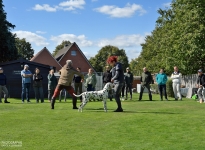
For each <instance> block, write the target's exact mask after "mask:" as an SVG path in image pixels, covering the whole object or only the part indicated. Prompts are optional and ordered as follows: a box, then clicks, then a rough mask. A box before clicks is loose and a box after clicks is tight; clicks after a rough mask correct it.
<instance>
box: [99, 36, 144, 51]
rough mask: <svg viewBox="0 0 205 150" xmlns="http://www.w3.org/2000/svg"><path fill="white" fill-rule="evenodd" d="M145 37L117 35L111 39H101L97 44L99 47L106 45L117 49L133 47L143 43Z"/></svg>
mask: <svg viewBox="0 0 205 150" xmlns="http://www.w3.org/2000/svg"><path fill="white" fill-rule="evenodd" d="M144 38H145V36H142V35H139V34H132V35H119V36H117V37H115V38H113V39H102V40H100V41H99V42H98V46H99V47H103V46H106V45H113V46H117V47H121V48H124V47H133V46H140V44H141V43H143V42H144Z"/></svg>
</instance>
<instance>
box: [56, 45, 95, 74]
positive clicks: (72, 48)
mask: <svg viewBox="0 0 205 150" xmlns="http://www.w3.org/2000/svg"><path fill="white" fill-rule="evenodd" d="M54 57H55V59H56V60H57V61H58V62H59V64H60V65H61V66H63V65H65V63H66V60H68V59H69V60H72V62H73V67H74V68H77V67H80V68H81V71H82V72H88V69H89V68H92V69H93V70H94V68H93V67H92V65H91V64H90V62H89V61H88V60H87V58H86V57H85V55H84V54H83V52H82V51H81V50H80V48H79V47H78V45H77V44H76V43H75V42H74V43H72V44H70V45H65V47H64V48H63V49H61V50H59V51H58V53H57V54H56V55H55V56H54Z"/></svg>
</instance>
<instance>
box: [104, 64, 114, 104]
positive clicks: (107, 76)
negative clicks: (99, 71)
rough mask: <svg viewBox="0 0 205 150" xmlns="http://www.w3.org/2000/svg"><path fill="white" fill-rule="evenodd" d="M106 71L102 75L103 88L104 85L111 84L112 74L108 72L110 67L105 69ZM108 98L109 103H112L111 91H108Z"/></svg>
mask: <svg viewBox="0 0 205 150" xmlns="http://www.w3.org/2000/svg"><path fill="white" fill-rule="evenodd" d="M105 69H106V71H105V72H104V73H103V86H105V84H106V83H108V82H111V78H112V73H111V72H110V67H109V66H106V67H105ZM108 97H109V98H110V101H112V90H109V93H108Z"/></svg>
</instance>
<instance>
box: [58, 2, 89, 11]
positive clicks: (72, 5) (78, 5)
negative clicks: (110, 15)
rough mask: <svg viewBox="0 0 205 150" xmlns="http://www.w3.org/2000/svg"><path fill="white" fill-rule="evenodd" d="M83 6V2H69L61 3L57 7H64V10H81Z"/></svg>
mask: <svg viewBox="0 0 205 150" xmlns="http://www.w3.org/2000/svg"><path fill="white" fill-rule="evenodd" d="M83 5H85V1H84V0H69V1H65V2H61V3H60V4H59V6H61V7H64V8H73V9H75V8H80V9H83Z"/></svg>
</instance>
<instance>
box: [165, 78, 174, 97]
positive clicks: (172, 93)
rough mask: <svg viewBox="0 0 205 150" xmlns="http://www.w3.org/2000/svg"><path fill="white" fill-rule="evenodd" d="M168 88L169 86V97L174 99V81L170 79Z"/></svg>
mask: <svg viewBox="0 0 205 150" xmlns="http://www.w3.org/2000/svg"><path fill="white" fill-rule="evenodd" d="M166 86H167V96H169V97H174V91H173V88H172V80H171V79H169V80H168V81H167V84H166Z"/></svg>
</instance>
